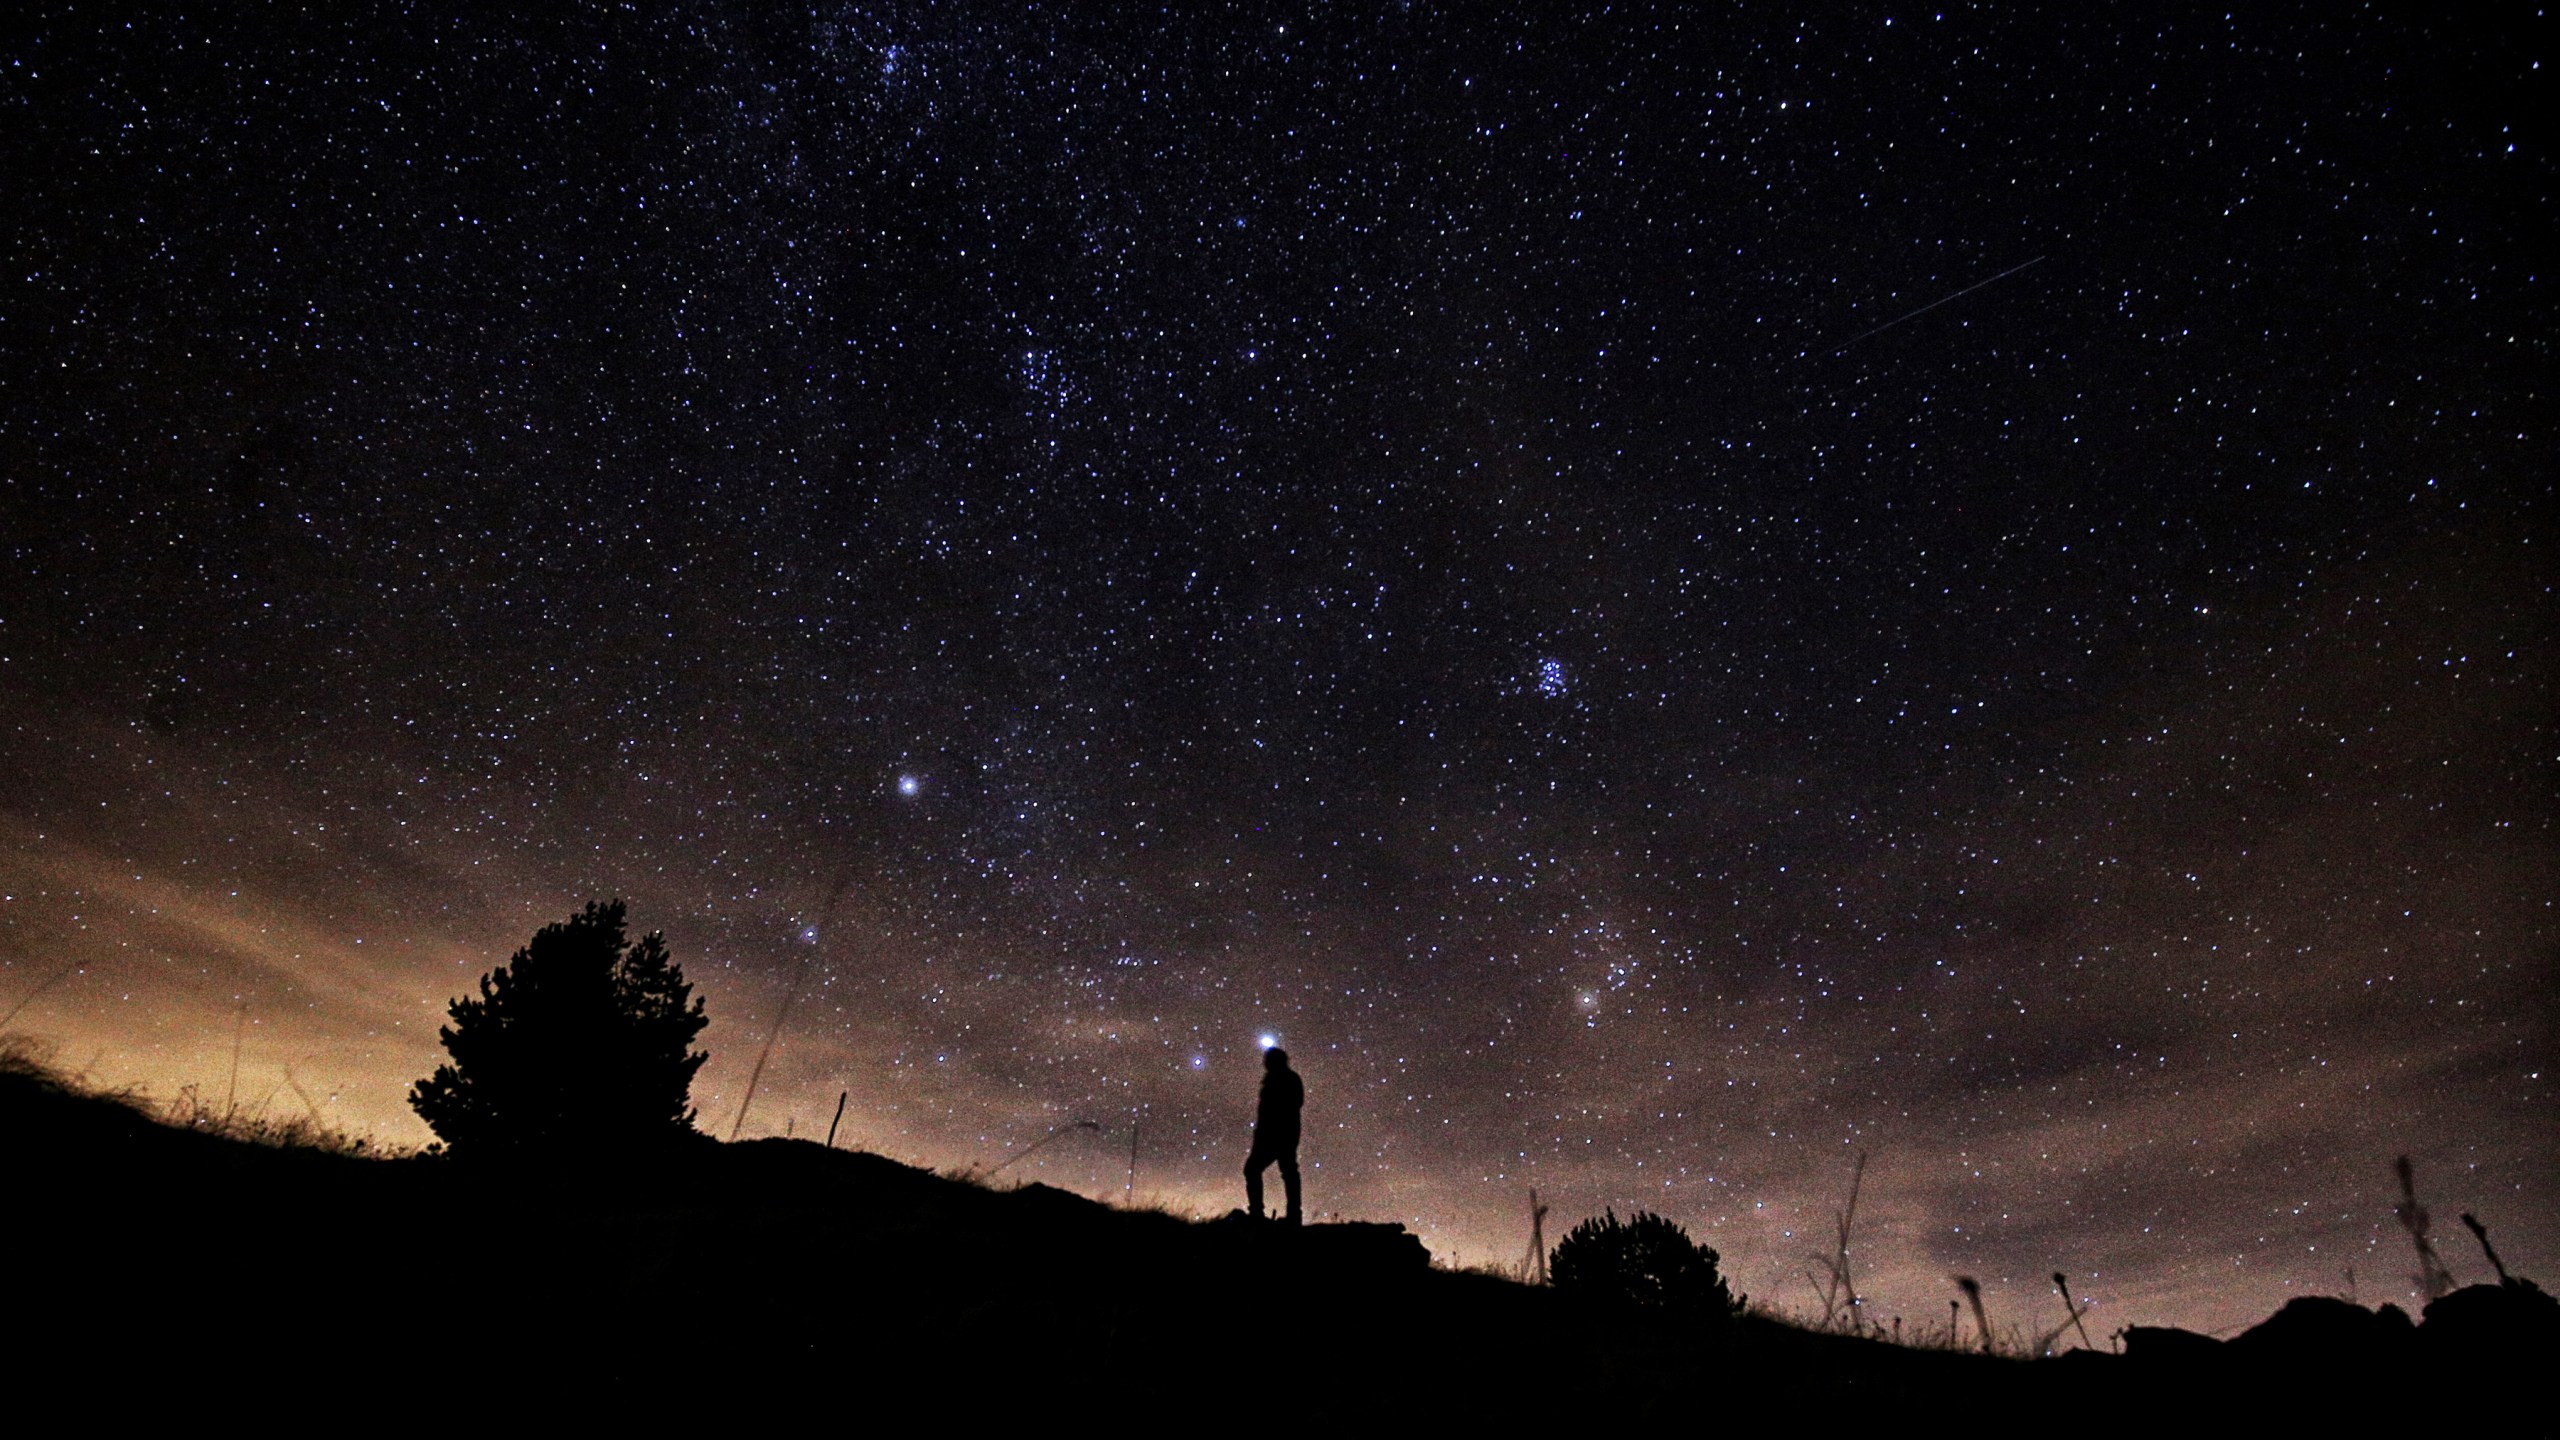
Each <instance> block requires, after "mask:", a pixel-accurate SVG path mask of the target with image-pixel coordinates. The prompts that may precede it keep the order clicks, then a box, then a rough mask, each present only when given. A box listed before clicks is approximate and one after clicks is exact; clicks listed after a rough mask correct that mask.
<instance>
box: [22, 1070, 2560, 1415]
mask: <svg viewBox="0 0 2560 1440" xmlns="http://www.w3.org/2000/svg"><path fill="white" fill-rule="evenodd" d="M0 1134H5V1135H7V1136H8V1137H9V1143H10V1150H11V1152H12V1153H11V1154H10V1157H9V1158H10V1161H11V1163H10V1164H9V1166H8V1170H7V1180H6V1184H5V1187H0V1235H6V1236H7V1237H8V1249H9V1253H10V1255H11V1269H12V1271H13V1281H14V1284H13V1298H12V1303H11V1304H10V1306H9V1307H7V1314H8V1319H7V1320H6V1321H4V1322H0V1325H5V1326H6V1327H7V1334H6V1342H7V1343H6V1349H5V1352H0V1353H5V1354H6V1355H7V1356H8V1357H9V1358H10V1359H11V1360H12V1361H14V1362H17V1366H18V1368H19V1372H20V1373H21V1374H22V1375H24V1376H28V1377H33V1378H35V1379H36V1380H37V1381H38V1382H39V1383H40V1384H41V1386H42V1388H43V1389H44V1390H45V1391H46V1392H47V1393H52V1394H55V1395H58V1396H63V1397H91V1398H90V1399H89V1401H88V1402H87V1403H90V1404H93V1405H95V1406H96V1407H97V1408H98V1409H99V1411H100V1413H101V1414H102V1415H103V1416H110V1417H129V1416H135V1415H140V1414H143V1413H146V1412H151V1411H155V1410H159V1409H163V1408H167V1409H171V1410H177V1409H202V1408H203V1407H206V1406H209V1405H212V1404H214V1403H215V1401H214V1397H215V1396H216V1395H221V1396H224V1397H228V1398H224V1399H222V1400H221V1401H220V1406H221V1409H222V1413H224V1414H226V1415H228V1416H231V1417H233V1418H235V1419H237V1420H239V1421H242V1422H244V1423H245V1422H246V1421H248V1420H249V1419H251V1418H253V1417H255V1418H263V1419H269V1420H272V1419H279V1418H281V1419H293V1418H318V1417H320V1416H323V1415H330V1414H350V1413H352V1414H356V1415H361V1416H366V1417H371V1418H369V1419H367V1420H366V1421H364V1422H363V1423H366V1424H368V1425H370V1424H375V1423H393V1422H396V1423H398V1424H399V1425H400V1427H401V1428H428V1429H435V1428H448V1429H452V1430H454V1431H456V1432H461V1431H466V1430H479V1429H482V1428H485V1427H488V1426H508V1427H512V1426H515V1425H522V1424H527V1423H532V1421H534V1420H535V1419H536V1418H538V1417H543V1416H554V1417H556V1416H561V1415H564V1414H570V1413H574V1414H576V1415H579V1416H581V1417H584V1418H586V1419H588V1420H607V1421H613V1422H616V1423H624V1424H633V1425H639V1426H644V1427H646V1428H651V1429H663V1428H673V1427H675V1426H679V1425H688V1426H689V1425H693V1424H714V1423H718V1424H733V1423H736V1422H739V1421H750V1422H757V1423H774V1422H776V1421H784V1420H789V1419H795V1418H798V1417H801V1416H804V1415H805V1416H806V1417H807V1418H808V1419H809V1420H810V1422H811V1423H813V1424H826V1425H829V1426H831V1427H832V1426H843V1425H850V1424H856V1423H863V1424H871V1423H878V1422H880V1421H883V1420H893V1419H894V1420H911V1421H921V1422H923V1423H928V1424H930V1423H936V1422H937V1421H938V1422H940V1423H956V1424H962V1425H966V1426H969V1427H971V1428H975V1427H977V1426H980V1425H1003V1426H1005V1427H1006V1428H1016V1427H1028V1426H1032V1425H1042V1424H1049V1423H1067V1422H1076V1423H1084V1422H1090V1423H1097V1424H1099V1423H1117V1424H1121V1425H1123V1426H1124V1427H1126V1428H1128V1429H1130V1430H1131V1431H1132V1432H1133V1433H1161V1432H1162V1431H1163V1430H1165V1429H1166V1428H1167V1427H1170V1426H1174V1425H1185V1426H1188V1425H1196V1424H1230V1423H1239V1422H1240V1421H1249V1420H1251V1419H1253V1418H1254V1417H1257V1416H1267V1417H1269V1418H1270V1419H1271V1420H1273V1421H1274V1422H1275V1423H1286V1424H1291V1425H1299V1426H1303V1425H1316V1424H1323V1425H1330V1426H1359V1427H1362V1428H1367V1427H1371V1426H1376V1425H1383V1424H1390V1423H1394V1424H1416V1423H1429V1424H1433V1425H1436V1426H1447V1425H1484V1426H1498V1427H1501V1428H1503V1429H1506V1430H1508V1429H1516V1428H1518V1427H1520V1426H1523V1425H1527V1424H1540V1425H1559V1426H1561V1425H1594V1424H1598V1425H1606V1426H1611V1427H1618V1426H1633V1425H1679V1426H1682V1427H1698V1426H1702V1425H1706V1424H1709V1423H1717V1424H1730V1423H1746V1424H1766V1425H1781V1424H1783V1425H1788V1426H1795V1425H1800V1424H1803V1423H1805V1422H1806V1421H1807V1420H1808V1419H1809V1418H1813V1417H1819V1418H1820V1419H1821V1420H1823V1421H1824V1422H1825V1423H1826V1424H1828V1423H1831V1422H1842V1423H1846V1422H1858V1423H1865V1424H1877V1423H1884V1424H1890V1425H1892V1426H1893V1427H1894V1431H1895V1433H1901V1434H1909V1433H1922V1434H1927V1433H1939V1432H1942V1431H1957V1430H1970V1429H1975V1428H1979V1427H1980V1426H1982V1425H1984V1424H1990V1423H2004V1424H2005V1423H2017V1422H2021V1421H2027V1420H2030V1419H2031V1418H2032V1417H2035V1416H2038V1415H2044V1416H2052V1415H2057V1414H2064V1413H2067V1414H2070V1415H2072V1416H2073V1417H2074V1421H2073V1423H2074V1427H2075V1429H2078V1430H2080V1431H2083V1432H2085V1431H2088V1430H2092V1429H2094V1430H2095V1431H2097V1432H2099V1433H2132V1432H2134V1431H2137V1430H2147V1429H2151V1428H2154V1427H2155V1426H2167V1425H2170V1424H2177V1425H2180V1426H2182V1427H2185V1428H2193V1427H2194V1426H2195V1425H2197V1424H2198V1423H2200V1422H2206V1423H2208V1424H2209V1422H2210V1420H2211V1418H2212V1417H2215V1416H2222V1417H2226V1418H2232V1419H2234V1420H2235V1422H2236V1420H2237V1419H2240V1418H2247V1417H2257V1418H2258V1419H2269V1418H2277V1419H2281V1418H2287V1417H2290V1418H2295V1419H2300V1418H2313V1419H2346V1418H2350V1417H2352V1418H2355V1419H2357V1420H2359V1421H2360V1422H2363V1423H2368V1424H2369V1423H2371V1422H2372V1421H2373V1420H2374V1418H2375V1417H2376V1416H2377V1415H2389V1414H2392V1413H2395V1411H2394V1407H2395V1406H2401V1405H2404V1404H2405V1405H2406V1407H2407V1413H2408V1414H2409V1415H2411V1416H2413V1417H2414V1416H2417V1415H2420V1414H2422V1413H2428V1410H2429V1407H2431V1406H2435V1405H2437V1404H2438V1400H2439V1399H2440V1397H2442V1396H2445V1395H2447V1394H2454V1393H2458V1394H2460V1395H2461V1396H2462V1397H2464V1404H2465V1407H2466V1408H2468V1407H2469V1406H2472V1405H2485V1404H2489V1403H2490V1402H2493V1401H2496V1400H2497V1398H2498V1397H2499V1396H2500V1395H2501V1394H2504V1395H2505V1396H2506V1397H2507V1399H2509V1400H2512V1401H2513V1402H2514V1403H2515V1404H2517V1405H2538V1404H2539V1403H2540V1402H2539V1399H2538V1392H2534V1391H2528V1389H2527V1386H2526V1380H2525V1378H2524V1377H2525V1376H2527V1375H2528V1374H2530V1373H2532V1372H2531V1371H2530V1370H2528V1369H2527V1368H2526V1366H2525V1364H2524V1360H2525V1358H2526V1357H2530V1356H2535V1355H2539V1356H2543V1357H2547V1356H2549V1355H2550V1354H2552V1353H2554V1351H2553V1348H2552V1347H2553V1340H2554V1338H2555V1336H2560V1317H2555V1314H2554V1311H2555V1309H2560V1307H2555V1306H2554V1305H2553V1302H2552V1301H2551V1299H2550V1297H2549V1296H2546V1295H2544V1294H2542V1292H2541V1291H2539V1290H2538V1289H2535V1288H2534V1287H2533V1286H2532V1285H2531V1284H2530V1282H2524V1281H2516V1282H2511V1283H2510V1284H2509V1285H2507V1286H2504V1287H2499V1286H2473V1287H2471V1288H2470V1289H2468V1290H2463V1291H2458V1292H2456V1293H2454V1294H2452V1295H2448V1296H2446V1297H2445V1298H2444V1299H2442V1300H2439V1301H2437V1302H2436V1303H2435V1304H2433V1305H2431V1306H2429V1307H2428V1309H2427V1314H2426V1316H2425V1319H2424V1323H2421V1324H2415V1325H2413V1324H2411V1323H2410V1321H2409V1320H2408V1317H2407V1316H2405V1315H2403V1314H2401V1313H2400V1312H2399V1311H2397V1310H2396V1309H2393V1308H2391V1307H2385V1308H2384V1309H2383V1310H2382V1311H2379V1312H2374V1311H2367V1310H2363V1309H2361V1308H2359V1307H2356V1306H2352V1305H2348V1304H2346V1303H2345V1302H2342V1301H2333V1300H2313V1299H2305V1300H2297V1301H2295V1302H2293V1303H2292V1304H2290V1305H2288V1306H2286V1307H2285V1309H2284V1310H2283V1311H2281V1312H2279V1313H2278V1314H2277V1315H2276V1316H2274V1317H2272V1318H2270V1319H2269V1320H2268V1321H2266V1322H2265V1323H2264V1324H2262V1325H2260V1326H2258V1327H2256V1328H2255V1329H2252V1330H2250V1331H2248V1332H2247V1333H2245V1334H2243V1335H2241V1336H2239V1337H2237V1338H2235V1339H2233V1340H2231V1341H2230V1342H2228V1343H2217V1342H2215V1341H2212V1340H2210V1339H2207V1338H2205V1337H2202V1336H2195V1335H2190V1334H2188V1333H2186V1332H2182V1331H2175V1330H2159V1329H2135V1330H2133V1331H2131V1332H2129V1333H2128V1335H2127V1342H2128V1343H2127V1345H2126V1350H2125V1353H2124V1354H2122V1355H2113V1354H2098V1353H2095V1352H2090V1351H2085V1350H2083V1351H2074V1352H2072V1353H2070V1354H2069V1355H2067V1356H2065V1357H2062V1358H2061V1359H2059V1360H2056V1361H2049V1362H2022V1361H2016V1360H2008V1359H1999V1358H1993V1357H1988V1356H1982V1355H1969V1354H1957V1353H1949V1352H1943V1351H1923V1350H1915V1349H1905V1348H1901V1347H1897V1346H1893V1345H1888V1344H1884V1343H1881V1342H1878V1341H1872V1340H1863V1339H1856V1338H1851V1337H1847V1336H1840V1335H1826V1334H1817V1333H1814V1332H1811V1331H1806V1330H1801V1329H1797V1328H1794V1327H1791V1326H1788V1325H1785V1324H1783V1323H1779V1322H1776V1321H1772V1320H1769V1319H1765V1318H1759V1317H1751V1318H1746V1319H1745V1320H1743V1321H1742V1322H1741V1323H1740V1324H1738V1325H1733V1326H1730V1327H1722V1328H1714V1327H1704V1326H1699V1325H1696V1324H1694V1323H1686V1322H1678V1321H1672V1320H1668V1319H1665V1318H1663V1317H1660V1316H1656V1315H1648V1314H1644V1313H1638V1312H1632V1311H1612V1310H1607V1309H1603V1308H1596V1307H1592V1306H1586V1305H1578V1304H1576V1303H1574V1302H1572V1301H1571V1300H1569V1299H1568V1298H1567V1297H1565V1296H1562V1295H1559V1294H1557V1293H1555V1292H1553V1291H1550V1290H1541V1289H1535V1288H1532V1287H1528V1286H1523V1285H1519V1284H1514V1283H1512V1282H1509V1281H1506V1280H1501V1279H1497V1278H1494V1277H1490V1276H1485V1275H1475V1274H1464V1273H1450V1272H1446V1271H1441V1270H1435V1269H1433V1268H1432V1267H1431V1264H1430V1257H1429V1255H1428V1254H1427V1252H1425V1250H1424V1249H1423V1247H1422V1245H1421V1243H1420V1242H1419V1241H1418V1240H1416V1239H1415V1238H1414V1237H1413V1236H1411V1235H1409V1234H1407V1233H1406V1232H1405V1231H1404V1229H1403V1228H1402V1227H1401V1226H1398V1225H1392V1224H1359V1223H1352V1224H1314V1225H1308V1226H1305V1227H1303V1228H1302V1229H1293V1228H1290V1227H1285V1226H1280V1225H1276V1224H1267V1223H1258V1222H1251V1221H1246V1220H1243V1219H1241V1218H1232V1219H1229V1220H1224V1221H1214V1222H1208V1223H1200V1222H1193V1221H1188V1220H1183V1219H1180V1218H1176V1217H1173V1216H1169V1215H1162V1214H1156V1213H1151V1212H1146V1211H1135V1212H1133V1211H1124V1210H1118V1209H1114V1208H1111V1207H1108V1206H1104V1205H1100V1204H1097V1203H1095V1202H1093V1201H1090V1200H1086V1199H1084V1198H1082V1197H1080V1196H1076V1195H1072V1194H1069V1193H1067V1192H1065V1191H1061V1190H1056V1189H1053V1188H1051V1187H1049V1186H1046V1185H1038V1184H1033V1185H1025V1186H1022V1187H1021V1188H1018V1189H1013V1190H997V1189H991V1188H987V1187H984V1186H980V1185H976V1184H971V1183H967V1182H964V1181H960V1180H954V1179H951V1178H948V1177H945V1176H941V1175H937V1174H934V1173H932V1172H929V1171H925V1170H921V1169H918V1168H916V1167H913V1166H909V1165H903V1164H900V1163H898V1162H896V1161H893V1160H888V1159H884V1158H882V1157H880V1156H877V1155H870V1154H863V1153H859V1152H851V1151H841V1150H829V1149H826V1148H823V1147H821V1146H819V1145H816V1144H813V1143H811V1142H808V1141H799V1140H772V1139H768V1140H756V1141H751V1142H747V1143H744V1144H735V1145H722V1144H716V1143H713V1142H711V1141H708V1140H705V1141H703V1142H701V1143H700V1144H698V1145H694V1146H691V1147H688V1148H687V1149H685V1150H683V1151H681V1152H679V1153H676V1154H672V1155H666V1156H662V1157H659V1158H657V1159H654V1160H652V1161H650V1162H648V1163H645V1164H632V1165H627V1166H621V1167H612V1166H604V1167H596V1166H589V1167H587V1168H583V1169H579V1170H576V1171H562V1170H546V1169H543V1168H540V1167H531V1166H518V1167H514V1168H506V1169H498V1168H487V1167H470V1166H466V1165H462V1164H459V1163H456V1162H453V1161H451V1160H444V1159H435V1158H406V1159H378V1158H365V1157H362V1156H357V1155H347V1154H331V1153H326V1152H324V1151H320V1150H316V1149H312V1148H307V1147H300V1146H290V1145H286V1146H278V1145H259V1144H252V1143H244V1142H242V1141H239V1140H235V1139H227V1138H223V1137H221V1136H218V1135H214V1134H208V1133H201V1132H198V1131H192V1130H188V1129H181V1128H176V1127H173V1126H170V1125H167V1124H164V1123H161V1122H159V1121H158V1120H155V1119H154V1118H152V1117H151V1116H150V1115H148V1114H146V1113H144V1112H143V1111H142V1110H141V1109H139V1108H137V1106H136V1105H134V1104H133V1103H131V1102H130V1101H127V1100H124V1099H120V1098H118V1097H111V1096H97V1095H91V1094H85V1093H82V1092H81V1091H80V1090H78V1089H77V1088H76V1087H73V1086H70V1085H67V1084H64V1083H62V1082H60V1081H59V1080H57V1079H55V1078H53V1077H51V1076H49V1075H47V1074H45V1073H44V1072H43V1071H41V1070H40V1069H38V1068H36V1067H32V1066H27V1065H23V1064H16V1065H9V1066H0ZM2430 1397H2435V1398H2430ZM2057 1406H2059V1407H2063V1408H2062V1409H2060V1410H2057V1409H2055V1408H2054V1407H2057ZM339 1407H351V1408H350V1409H344V1410H342V1409H340V1408H339ZM207 1413H211V1412H210V1411H208V1412H207ZM2532 1413H2540V1412H2532ZM385 1417H388V1420H386V1419H385ZM2444 1418H2445V1417H2444V1416H2443V1415H2442V1414H2437V1415H2436V1419H2437V1421H2438V1422H2442V1421H2443V1419H2444ZM2253 1423H2254V1422H2253ZM2437 1428H2439V1429H2441V1428H2442V1424H2441V1423H2439V1424H2438V1426H2437Z"/></svg>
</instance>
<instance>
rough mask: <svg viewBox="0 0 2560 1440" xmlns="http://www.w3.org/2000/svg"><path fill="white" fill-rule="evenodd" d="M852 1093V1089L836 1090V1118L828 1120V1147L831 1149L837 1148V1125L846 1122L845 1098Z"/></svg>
mask: <svg viewBox="0 0 2560 1440" xmlns="http://www.w3.org/2000/svg"><path fill="white" fill-rule="evenodd" d="M852 1093H853V1092H852V1091H850V1090H839V1091H837V1092H836V1118H834V1119H833V1120H830V1121H828V1122H827V1148H828V1149H830V1150H833V1149H834V1148H836V1127H837V1126H838V1125H841V1124H843V1123H844V1099H845V1097H846V1096H847V1095H850V1094H852Z"/></svg>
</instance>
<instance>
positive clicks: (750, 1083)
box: [729, 953, 809, 1141]
mask: <svg viewBox="0 0 2560 1440" xmlns="http://www.w3.org/2000/svg"><path fill="white" fill-rule="evenodd" d="M808 968H809V957H808V955H807V954H805V953H804V954H802V955H801V957H800V963H799V964H798V965H795V966H793V967H792V969H791V984H790V987H789V988H788V989H785V990H784V991H783V992H782V1008H781V1009H779V1010H776V1011H775V1012H773V1028H772V1029H770V1030H768V1031H766V1032H765V1035H764V1048H763V1049H761V1050H758V1051H757V1052H756V1068H754V1069H753V1070H750V1071H748V1072H747V1093H746V1094H745V1095H743V1096H741V1097H739V1100H738V1118H737V1119H735V1120H732V1121H730V1122H729V1138H730V1139H731V1140H733V1141H734V1140H736V1139H737V1138H738V1131H739V1130H740V1129H742V1128H744V1127H745V1125H746V1123H747V1107H748V1106H750V1105H753V1104H755V1103H756V1086H757V1085H758V1084H759V1083H761V1082H762V1081H763V1080H764V1062H765V1061H767V1060H770V1059H772V1058H773V1043H774V1042H775V1041H777V1040H779V1039H781V1038H782V1023H783V1022H784V1021H786V1020H788V1019H790V1018H791V1002H792V1001H793V1000H795V999H797V998H798V997H799V994H800V977H801V975H802V974H804V973H806V972H807V970H808Z"/></svg>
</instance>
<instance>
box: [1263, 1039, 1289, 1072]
mask: <svg viewBox="0 0 2560 1440" xmlns="http://www.w3.org/2000/svg"><path fill="white" fill-rule="evenodd" d="M1262 1068H1263V1069H1265V1070H1286V1069H1288V1068H1289V1052H1288V1051H1286V1050H1283V1049H1281V1048H1280V1047H1279V1046H1277V1045H1274V1046H1272V1047H1271V1048H1270V1049H1268V1050H1265V1051H1263V1052H1262Z"/></svg>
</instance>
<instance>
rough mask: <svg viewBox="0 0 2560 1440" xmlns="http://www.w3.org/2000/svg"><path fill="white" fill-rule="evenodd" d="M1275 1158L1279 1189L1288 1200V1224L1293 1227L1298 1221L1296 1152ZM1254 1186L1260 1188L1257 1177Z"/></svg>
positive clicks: (1259, 1181)
mask: <svg viewBox="0 0 2560 1440" xmlns="http://www.w3.org/2000/svg"><path fill="white" fill-rule="evenodd" d="M1277 1158H1278V1159H1279V1161H1280V1188H1281V1190H1282V1191H1283V1192H1284V1193H1285V1194H1286V1195H1287V1196H1288V1199H1289V1223H1290V1224H1292V1225H1295V1224H1297V1223H1298V1221H1299V1219H1300V1216H1299V1212H1298V1152H1297V1151H1295V1150H1292V1151H1290V1152H1289V1153H1288V1154H1286V1155H1282V1156H1279V1157H1277ZM1254 1185H1255V1188H1257V1189H1259V1188H1260V1187H1261V1180H1260V1179H1259V1178H1258V1177H1257V1178H1256V1180H1255V1181H1254Z"/></svg>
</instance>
